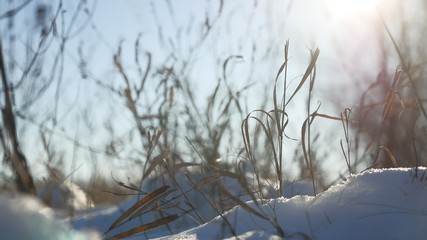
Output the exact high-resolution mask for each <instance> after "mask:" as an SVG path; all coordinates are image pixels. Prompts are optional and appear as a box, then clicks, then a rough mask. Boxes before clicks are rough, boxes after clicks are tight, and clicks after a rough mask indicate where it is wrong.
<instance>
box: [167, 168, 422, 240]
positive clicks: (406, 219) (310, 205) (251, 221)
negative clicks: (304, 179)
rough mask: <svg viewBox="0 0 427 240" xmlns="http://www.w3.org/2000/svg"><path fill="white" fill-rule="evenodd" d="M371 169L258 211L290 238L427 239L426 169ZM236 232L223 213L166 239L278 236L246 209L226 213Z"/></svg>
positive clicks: (273, 229) (260, 237) (271, 237)
mask: <svg viewBox="0 0 427 240" xmlns="http://www.w3.org/2000/svg"><path fill="white" fill-rule="evenodd" d="M415 173H416V172H415V170H414V169H407V168H406V169H403V168H400V169H386V170H370V171H366V172H364V173H362V174H358V175H353V176H350V177H349V178H348V180H347V181H345V182H344V183H341V184H338V185H336V186H333V187H331V188H329V189H328V190H327V191H325V192H323V193H321V194H319V195H318V196H317V197H308V196H295V197H293V198H291V199H286V198H277V199H271V200H269V201H268V203H266V204H264V205H262V206H260V207H256V205H255V204H254V203H250V206H252V207H253V208H254V209H256V210H257V211H259V212H262V213H264V214H265V215H266V216H269V217H270V219H273V218H276V219H277V220H276V222H277V224H278V226H279V227H280V228H281V229H282V231H283V234H284V237H289V238H290V239H426V237H427V227H426V226H427V204H426V202H427V201H426V199H427V180H426V176H425V173H426V169H425V168H420V169H419V170H418V177H416V176H415ZM225 217H226V219H227V221H228V222H230V223H232V226H233V231H234V234H233V233H232V232H231V231H230V230H229V229H227V227H226V226H225V225H224V220H223V218H222V217H216V218H215V219H214V220H212V221H211V222H209V223H207V224H205V225H202V226H199V227H197V228H194V229H191V230H188V231H185V232H183V233H180V234H177V235H173V236H168V237H165V239H208V238H209V239H221V238H231V237H233V236H238V238H239V239H279V236H280V234H281V233H280V232H279V231H278V230H277V229H276V228H275V227H274V225H273V224H271V222H270V221H269V220H264V219H261V218H259V217H257V216H255V215H253V214H251V213H249V212H248V211H246V210H244V209H243V208H242V207H240V206H239V207H236V208H234V209H233V210H231V211H229V212H227V213H225Z"/></svg>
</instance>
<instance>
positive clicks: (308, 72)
mask: <svg viewBox="0 0 427 240" xmlns="http://www.w3.org/2000/svg"><path fill="white" fill-rule="evenodd" d="M319 53H320V51H319V49H318V48H316V51H315V52H314V54H313V56H312V57H311V61H310V64H309V65H308V67H307V69H306V70H305V73H304V76H303V77H302V79H301V81H300V83H299V85H298V87H297V88H296V89H295V91H294V93H292V95H291V97H290V98H289V99H288V101H287V102H286V104H285V105H288V103H289V102H290V101H291V100H292V98H293V97H294V96H295V95H296V94H297V93H298V91H299V90H300V89H301V87H302V85H304V83H305V81H306V80H307V78H308V77H309V76H310V75H311V73H312V71H313V69H314V68H315V66H316V61H317V58H318V57H319Z"/></svg>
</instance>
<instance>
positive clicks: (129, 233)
mask: <svg viewBox="0 0 427 240" xmlns="http://www.w3.org/2000/svg"><path fill="white" fill-rule="evenodd" d="M178 217H179V216H178V215H171V216H167V217H163V218H160V219H158V220H155V221H153V222H150V223H147V224H144V225H141V226H138V227H135V228H131V229H129V230H127V231H125V232H122V233H119V234H117V235H114V236H113V237H111V238H108V239H111V240H112V239H122V238H125V237H129V236H132V235H135V234H138V233H143V232H146V231H148V230H151V229H153V228H156V227H160V226H163V225H166V224H168V223H170V222H172V221H174V220H176V219H177V218H178Z"/></svg>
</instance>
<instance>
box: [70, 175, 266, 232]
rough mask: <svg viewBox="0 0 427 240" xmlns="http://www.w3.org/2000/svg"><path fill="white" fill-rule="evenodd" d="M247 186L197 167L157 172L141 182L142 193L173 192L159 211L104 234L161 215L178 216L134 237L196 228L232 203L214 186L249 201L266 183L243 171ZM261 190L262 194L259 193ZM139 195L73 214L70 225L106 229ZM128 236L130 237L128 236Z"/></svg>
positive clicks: (163, 201)
mask: <svg viewBox="0 0 427 240" xmlns="http://www.w3.org/2000/svg"><path fill="white" fill-rule="evenodd" d="M245 180H246V183H247V188H243V187H242V186H241V183H240V182H239V180H238V179H236V177H231V176H223V175H215V173H209V174H208V173H206V172H202V171H201V170H200V168H187V169H185V170H184V169H180V170H178V171H176V172H175V174H174V176H173V177H171V176H170V175H169V174H164V175H158V176H156V177H153V178H148V179H146V180H145V181H144V182H143V184H142V187H141V189H142V191H143V192H146V193H148V192H151V191H153V190H155V189H157V188H159V187H162V186H165V185H168V186H170V187H171V189H174V190H175V191H173V192H171V193H170V194H169V195H167V196H166V197H165V199H163V200H162V201H161V202H160V204H161V210H157V211H147V212H146V213H144V214H142V215H141V216H140V217H139V218H135V219H133V220H131V221H129V222H127V223H126V224H124V225H123V226H121V227H119V228H118V229H114V230H112V231H110V232H109V233H108V234H107V235H106V237H111V236H114V235H115V234H117V233H119V232H123V231H125V230H127V229H130V228H134V227H137V226H140V225H142V224H147V223H150V222H152V221H155V220H157V219H160V218H161V217H164V216H168V215H178V216H180V217H179V218H178V219H176V220H175V221H173V222H171V223H169V224H168V225H167V226H161V227H158V228H155V229H153V230H150V231H148V232H146V233H144V234H138V235H135V236H134V239H145V238H147V239H151V238H155V237H161V236H167V235H170V234H176V233H179V232H182V231H185V230H188V229H191V228H194V227H197V226H199V225H201V224H203V223H205V222H207V221H210V220H212V219H213V218H214V217H216V216H218V215H219V214H221V213H222V212H224V211H226V210H230V209H231V208H233V207H234V206H236V203H235V202H234V201H232V200H230V199H229V198H228V197H227V196H225V195H224V194H223V193H222V192H221V191H219V190H218V188H217V186H218V185H222V186H223V187H224V188H226V189H227V190H228V191H229V192H230V194H232V195H233V196H237V197H238V198H239V199H240V200H241V201H249V200H251V197H250V196H249V194H248V191H250V192H252V193H253V192H256V193H255V195H256V196H264V195H266V194H267V193H268V190H269V188H271V189H270V190H271V191H273V188H272V187H270V186H268V183H267V182H261V183H260V184H258V181H257V180H256V179H255V177H254V176H252V175H250V174H247V175H246V176H245ZM260 191H263V193H259V192H260ZM142 197H143V195H142V196H135V197H132V198H131V199H129V200H127V201H124V202H122V203H121V204H119V205H118V206H104V207H98V208H95V209H93V210H91V211H87V212H85V213H82V214H77V215H76V216H75V217H73V219H72V220H71V221H72V224H73V225H74V226H75V227H76V228H77V229H85V228H87V227H91V228H95V229H96V230H97V231H99V232H106V231H107V229H108V228H109V226H110V225H111V224H112V223H113V222H114V221H115V220H116V219H117V218H119V216H120V215H121V214H122V213H123V212H124V211H125V210H127V209H129V208H130V207H131V206H132V205H133V204H135V203H136V202H137V201H138V200H140V199H141V198H142ZM128 239H131V238H128Z"/></svg>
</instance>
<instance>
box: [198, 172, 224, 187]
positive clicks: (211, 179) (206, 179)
mask: <svg viewBox="0 0 427 240" xmlns="http://www.w3.org/2000/svg"><path fill="white" fill-rule="evenodd" d="M221 177H222V176H221V175H220V174H215V175H212V176H208V177H204V178H203V179H202V180H200V181H198V182H197V183H196V184H195V185H194V189H196V190H200V189H201V188H203V187H204V186H206V185H208V184H211V183H214V182H216V181H217V180H218V179H220V178H221Z"/></svg>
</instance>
